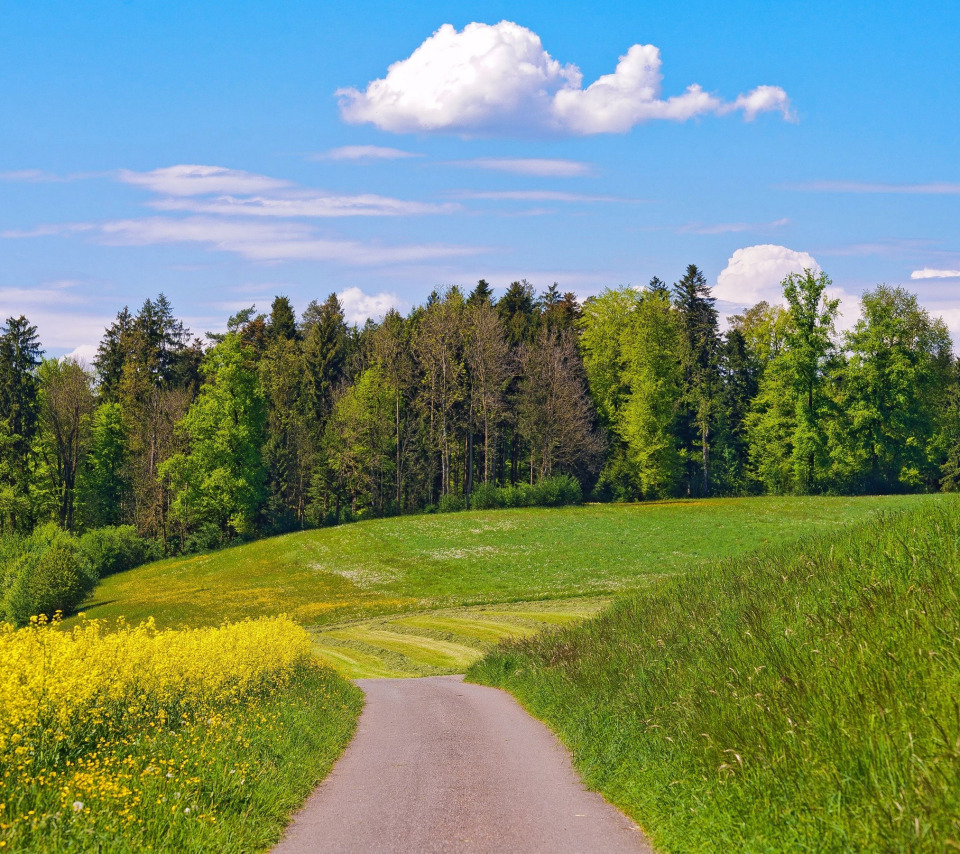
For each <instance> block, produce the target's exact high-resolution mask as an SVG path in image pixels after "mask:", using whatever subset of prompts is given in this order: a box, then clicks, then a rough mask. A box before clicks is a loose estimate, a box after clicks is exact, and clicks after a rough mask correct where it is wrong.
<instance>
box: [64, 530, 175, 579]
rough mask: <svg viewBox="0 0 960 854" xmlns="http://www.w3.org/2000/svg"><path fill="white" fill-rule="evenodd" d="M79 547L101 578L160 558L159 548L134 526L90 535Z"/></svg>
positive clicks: (95, 531) (95, 532)
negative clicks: (138, 532)
mask: <svg viewBox="0 0 960 854" xmlns="http://www.w3.org/2000/svg"><path fill="white" fill-rule="evenodd" d="M79 545H80V550H81V551H82V552H83V553H84V554H85V555H86V557H87V559H88V560H89V561H90V564H91V565H92V566H93V568H94V569H95V570H96V572H97V575H98V576H99V577H100V578H105V577H106V576H108V575H113V574H114V573H117V572H124V571H125V570H128V569H133V568H134V567H135V566H140V564H143V563H147V562H149V561H151V560H156V559H157V558H159V557H160V554H159V549H158V547H157V544H156V543H155V542H154V541H153V540H147V539H145V538H144V537H141V536H139V535H138V534H137V529H136V528H134V527H133V526H132V525H121V526H119V527H116V528H95V529H94V530H92V531H87V533H85V534H84V535H83V536H81V537H80V539H79Z"/></svg>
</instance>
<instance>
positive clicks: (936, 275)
mask: <svg viewBox="0 0 960 854" xmlns="http://www.w3.org/2000/svg"><path fill="white" fill-rule="evenodd" d="M910 278H911V279H960V270H931V269H930V268H929V267H924V268H923V269H922V270H914V271H913V272H912V273H911V274H910Z"/></svg>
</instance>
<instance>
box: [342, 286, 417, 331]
mask: <svg viewBox="0 0 960 854" xmlns="http://www.w3.org/2000/svg"><path fill="white" fill-rule="evenodd" d="M337 299H339V300H340V305H341V307H342V308H343V316H344V318H345V319H346V321H347V323H358V324H363V323H366V321H367V318H370V319H371V320H382V319H383V316H384V315H385V314H386V313H387V312H388V311H390V309H391V308H395V309H397V310H398V311H401V312H405V311H406V310H407V309H408V308H409V307H410V304H409V303H407V302H406V301H404V300H402V299H400V298H399V297H398V296H397V295H396V294H390V293H386V292H380V293H378V294H366V293H364V292H363V291H362V290H360V288H347V289H346V290H342V291H340V293H338V294H337Z"/></svg>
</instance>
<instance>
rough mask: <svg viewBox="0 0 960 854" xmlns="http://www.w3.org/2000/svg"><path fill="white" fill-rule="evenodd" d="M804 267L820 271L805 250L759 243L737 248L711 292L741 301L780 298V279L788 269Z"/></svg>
mask: <svg viewBox="0 0 960 854" xmlns="http://www.w3.org/2000/svg"><path fill="white" fill-rule="evenodd" d="M805 269H809V270H813V271H814V273H819V272H820V265H819V264H818V263H817V262H816V259H815V258H814V257H813V256H812V255H810V254H809V253H807V252H796V251H794V250H793V249H787V247H786V246H776V245H774V244H769V243H767V244H762V245H760V246H747V247H745V248H743V249H738V250H737V251H736V252H734V253H733V255H731V256H730V260H729V261H727V266H726V267H725V268H724V269H723V270H722V271H721V273H720V275H719V276H717V285H716V287H715V288H714V289H713V295H714V296H715V297H716V298H717V299H721V300H726V301H728V302H732V303H738V304H742V305H752V304H753V303H756V302H759V301H760V300H766V301H767V302H770V303H779V302H782V301H783V294H782V291H781V288H780V283H781V282H782V281H783V279H784V278H786V276H787V275H788V274H790V273H802V272H803V271H804V270H805Z"/></svg>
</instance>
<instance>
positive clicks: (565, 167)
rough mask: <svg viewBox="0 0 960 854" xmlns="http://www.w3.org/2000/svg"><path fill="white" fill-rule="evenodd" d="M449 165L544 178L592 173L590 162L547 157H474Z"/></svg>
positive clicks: (573, 176)
mask: <svg viewBox="0 0 960 854" xmlns="http://www.w3.org/2000/svg"><path fill="white" fill-rule="evenodd" d="M450 165H451V166H464V167H467V168H474V169H490V170H493V171H496V172H510V173H512V174H514V175H536V176H539V177H544V178H579V177H583V176H586V175H593V174H594V168H593V164H591V163H584V162H583V161H581V160H559V159H554V158H547V157H476V158H474V159H473V160H455V161H452V162H451V164H450Z"/></svg>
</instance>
